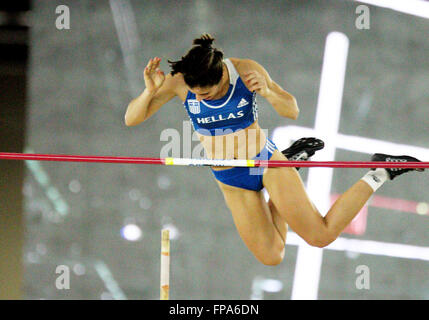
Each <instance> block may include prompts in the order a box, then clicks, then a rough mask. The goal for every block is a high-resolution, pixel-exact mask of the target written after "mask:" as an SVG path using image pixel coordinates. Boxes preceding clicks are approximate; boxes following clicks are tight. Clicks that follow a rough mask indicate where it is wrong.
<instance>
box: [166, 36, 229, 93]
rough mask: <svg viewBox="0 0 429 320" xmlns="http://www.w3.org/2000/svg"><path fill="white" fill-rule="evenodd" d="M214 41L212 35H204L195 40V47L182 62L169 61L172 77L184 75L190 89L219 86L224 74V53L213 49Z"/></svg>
mask: <svg viewBox="0 0 429 320" xmlns="http://www.w3.org/2000/svg"><path fill="white" fill-rule="evenodd" d="M214 40H215V39H214V38H213V37H212V36H211V35H210V34H207V33H205V34H202V35H201V37H199V38H197V39H194V40H193V42H192V44H193V47H192V48H191V49H190V50H189V51H188V53H186V55H185V56H183V57H182V58H181V60H178V61H170V60H168V62H169V63H170V66H171V69H172V70H171V72H170V73H171V75H175V74H176V73H182V74H183V78H184V80H185V83H186V84H187V85H188V86H189V87H190V88H194V87H201V88H203V87H208V86H213V85H216V84H218V83H219V82H220V80H221V78H222V74H223V52H222V51H221V50H218V49H216V48H213V46H212V45H213V42H214Z"/></svg>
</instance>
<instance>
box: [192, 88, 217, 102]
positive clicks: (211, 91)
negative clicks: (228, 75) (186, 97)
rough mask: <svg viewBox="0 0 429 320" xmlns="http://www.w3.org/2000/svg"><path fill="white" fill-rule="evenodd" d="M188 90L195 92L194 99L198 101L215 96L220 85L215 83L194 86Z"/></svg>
mask: <svg viewBox="0 0 429 320" xmlns="http://www.w3.org/2000/svg"><path fill="white" fill-rule="evenodd" d="M189 90H191V92H192V93H194V94H195V99H197V100H198V101H201V100H203V99H204V100H210V99H213V97H215V96H216V95H217V94H218V93H219V91H220V86H219V84H217V85H214V86H211V87H204V88H200V87H195V88H191V89H189Z"/></svg>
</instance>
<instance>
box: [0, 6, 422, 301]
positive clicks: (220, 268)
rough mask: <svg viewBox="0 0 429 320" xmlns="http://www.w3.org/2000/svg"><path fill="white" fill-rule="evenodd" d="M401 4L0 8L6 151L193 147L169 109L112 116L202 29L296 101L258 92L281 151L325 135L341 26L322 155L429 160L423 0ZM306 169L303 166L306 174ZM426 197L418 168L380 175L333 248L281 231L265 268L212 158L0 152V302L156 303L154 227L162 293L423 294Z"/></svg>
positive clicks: (346, 176)
mask: <svg viewBox="0 0 429 320" xmlns="http://www.w3.org/2000/svg"><path fill="white" fill-rule="evenodd" d="M399 2H402V4H404V3H406V5H405V6H397V7H395V10H392V9H391V8H386V7H385V6H386V5H387V4H392V3H398V1H387V0H386V1H381V0H380V1H375V0H374V1H367V3H363V2H356V1H340V0H323V1H322V0H319V1H317V0H312V1H310V0H306V1H303V0H291V1H263V2H261V1H223V0H220V1H208V0H205V1H204V0H195V1H180V2H179V1H163V0H160V1H155V2H154V1H141V0H138V1H137V0H110V1H108V0H100V1H89V0H80V1H66V0H64V1H59V0H58V1H57V0H54V1H14V2H13V5H11V4H10V5H6V4H2V5H0V46H1V50H0V58H1V61H0V91H1V95H0V133H1V139H0V151H1V152H26V153H52V154H77V155H106V156H107V155H111V156H136V157H159V156H160V152H161V149H162V148H163V147H164V146H165V145H166V144H167V141H162V139H161V133H162V132H163V131H164V130H165V129H168V128H170V130H172V129H174V130H177V132H179V133H180V136H181V137H182V138H183V139H189V137H187V136H186V134H185V132H186V130H187V129H186V128H188V127H189V122H187V120H188V117H187V115H186V113H185V110H183V107H182V105H181V102H180V101H179V99H177V98H175V99H174V100H172V101H171V102H169V103H168V104H167V105H165V106H164V107H163V108H162V109H161V110H160V111H159V112H158V113H157V114H156V115H154V116H153V117H152V118H151V119H150V120H148V121H147V122H145V123H144V124H141V125H139V126H136V127H126V126H125V124H124V114H125V110H126V107H127V104H128V103H129V101H130V100H131V99H132V98H134V97H136V96H137V95H138V94H139V93H140V92H141V91H142V90H143V89H144V81H143V75H142V71H143V68H144V66H145V65H146V63H147V61H148V60H149V59H150V58H152V57H155V56H158V57H161V58H162V59H163V61H162V63H161V68H162V69H163V70H164V71H165V72H166V73H167V72H169V67H168V64H167V62H166V60H167V59H171V60H175V59H179V58H180V57H181V56H182V55H184V54H185V53H186V51H187V50H188V49H189V48H190V46H191V43H192V40H193V39H194V38H197V37H199V35H200V34H201V33H205V32H208V33H211V34H212V35H213V36H214V37H215V38H216V42H215V46H217V47H218V48H220V49H222V50H223V51H224V53H225V56H226V57H240V58H250V59H254V60H256V61H258V62H259V63H260V64H262V65H263V66H264V67H265V68H266V69H267V71H268V72H269V73H270V75H271V77H272V78H273V79H274V80H275V81H277V82H278V83H279V84H280V85H281V86H282V87H283V88H285V89H286V90H287V91H288V92H290V93H292V94H293V95H294V96H295V97H296V98H297V101H298V105H299V107H300V110H301V112H300V117H299V119H298V120H296V121H292V120H289V119H285V118H281V117H280V116H278V115H277V113H276V112H275V111H274V109H273V108H272V107H271V106H270V105H269V104H268V103H267V101H265V100H264V99H263V98H259V100H258V103H259V122H260V125H261V127H262V128H265V129H267V130H268V132H269V135H270V136H271V137H273V138H274V141H275V142H276V143H277V144H278V145H279V146H284V147H286V146H288V145H289V144H290V143H291V141H292V140H294V139H296V138H298V137H299V136H300V135H305V134H314V135H316V134H320V135H321V136H324V132H322V131H314V128H315V124H316V120H317V119H316V118H317V117H318V115H317V111H318V110H319V109H318V108H319V106H320V103H319V102H318V97H319V94H320V87H321V74H322V65H323V61H324V52H325V44H326V40H327V36H328V35H329V34H330V33H331V32H334V31H335V32H339V33H340V34H341V35H342V37H343V39H347V41H348V51H347V52H345V53H344V54H345V55H346V57H347V67H346V70H345V78H344V90H343V92H341V94H342V104H341V110H336V109H335V110H334V109H332V110H330V109H329V106H328V109H323V110H324V112H323V116H324V121H325V123H326V122H328V123H329V121H331V117H332V119H335V118H336V117H337V116H338V115H340V117H339V122H338V130H337V133H338V134H337V135H336V136H333V138H332V139H330V140H327V141H325V142H326V144H327V145H330V146H334V147H333V148H334V151H335V158H334V159H328V158H327V154H326V153H324V152H325V151H322V152H320V154H319V156H318V157H319V159H322V160H323V159H324V160H337V161H369V159H370V155H369V154H370V153H372V152H374V150H377V151H379V152H386V153H393V154H395V153H397V152H401V153H402V151H403V150H409V153H411V154H413V155H416V156H417V155H418V156H420V157H424V156H425V155H426V157H425V158H422V159H421V160H423V161H429V142H428V138H427V137H428V128H429V110H428V106H429V90H428V84H429V72H428V70H429V59H428V56H429V37H428V34H429V20H428V18H429V8H428V6H429V4H428V3H427V2H425V1H420V0H416V1H399ZM11 3H12V2H11ZM359 5H365V6H366V9H368V10H366V9H365V8H363V9H362V8H361V9H358V10H357V8H358V6H359ZM366 13H368V14H369V16H368V17H369V20H368V19H367V20H365V21H363V20H362V19H363V16H362V14H366ZM68 18H69V19H68ZM368 23H369V24H368ZM334 51H335V50H334ZM337 51H338V50H337ZM336 88H337V89H338V86H337V87H336ZM320 110H322V109H320ZM320 110H319V111H320ZM319 120H320V119H319ZM332 121H333V122H335V121H334V120H332ZM333 125H335V123H334V124H333ZM276 130H277V131H276ZM275 132H277V133H278V134H274V133H275ZM350 141H354V143H350ZM182 143H183V141H182ZM197 147H198V143H197V142H196V141H193V142H192V148H193V149H195V148H197ZM182 156H184V154H183V153H182ZM311 170H320V171H319V172H323V170H330V169H311ZM309 172H310V171H309V170H308V169H301V171H300V174H301V175H302V178H303V180H304V182H306V181H307V179H309V176H310V173H309ZM365 172H366V171H365V169H335V170H334V171H333V177H332V185H330V186H329V188H328V189H326V188H325V189H324V192H328V194H329V197H330V200H333V199H335V196H336V195H337V194H340V193H342V192H344V191H345V190H346V189H347V188H348V187H350V186H351V185H352V184H353V183H354V182H355V181H357V180H358V179H359V178H361V177H362V175H363V174H364V173H365ZM313 178H314V176H313ZM316 179H317V174H316ZM428 190H429V180H428V176H427V173H426V174H417V173H410V174H407V175H406V176H401V177H399V178H397V179H395V181H394V182H392V183H390V182H389V183H386V184H385V186H383V187H382V188H381V189H379V191H378V192H377V194H376V195H375V196H374V197H373V198H372V199H371V200H370V201H369V202H368V205H367V206H366V207H365V208H364V209H363V210H362V212H361V213H360V215H359V216H358V218H357V219H355V221H354V222H353V223H352V225H350V226H349V227H348V228H347V230H346V231H345V232H344V233H343V234H342V235H341V237H340V238H339V239H338V240H337V241H336V242H334V243H333V244H332V245H331V246H329V247H327V248H324V249H309V248H308V247H306V246H305V245H304V244H303V243H302V241H301V240H300V239H299V237H298V236H297V235H296V234H294V233H293V230H291V231H290V232H289V234H288V240H287V246H286V256H285V259H284V261H283V262H282V263H281V264H280V265H278V266H275V267H270V266H264V265H262V264H260V263H259V262H258V261H257V260H256V259H255V258H254V257H253V256H252V254H251V253H250V252H249V251H248V249H247V248H246V247H245V245H244V243H243V242H242V241H241V239H240V237H239V235H238V233H237V231H236V229H235V226H234V224H233V221H232V217H231V215H230V213H229V211H228V209H227V207H226V205H225V204H224V201H223V196H222V194H221V192H220V190H219V189H218V187H217V184H216V183H215V181H214V179H213V177H212V174H211V172H210V170H209V169H208V168H199V167H164V166H150V165H126V164H89V163H65V162H37V161H28V162H22V161H5V160H1V161H0V299H95V300H97V299H159V283H160V273H159V268H160V245H161V242H160V240H161V229H162V228H169V229H170V232H171V272H170V274H171V280H170V287H171V289H170V298H171V299H271V300H284V299H301V298H302V299H322V300H323V299H429V233H428V230H429V205H428V204H427V203H428V202H429V195H428ZM315 204H316V206H319V203H318V202H317V201H316V200H315ZM309 250H310V251H309ZM311 250H313V251H311ZM305 252H307V254H305ZM308 252H310V253H311V252H312V253H311V254H310V255H309V254H308ZM309 266H310V268H309ZM64 270H66V271H67V272H68V274H69V276H70V277H69V282H68V283H67V282H65V281H64V275H65V273H64V272H65V271H64ZM362 270H364V271H365V272H363V271H362ZM363 276H368V277H369V278H368V277H367V278H364V279H363V278H362V277H363ZM303 279H304V280H303ZM305 279H311V281H305ZM363 280H365V281H363ZM362 281H363V282H362ZM59 283H60V284H62V285H60V286H59V285H58V284H59ZM362 283H364V286H363V287H362V285H361V284H362Z"/></svg>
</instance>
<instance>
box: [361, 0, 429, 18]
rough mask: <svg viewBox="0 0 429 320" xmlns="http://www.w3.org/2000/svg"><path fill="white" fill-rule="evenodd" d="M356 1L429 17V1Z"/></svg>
mask: <svg viewBox="0 0 429 320" xmlns="http://www.w3.org/2000/svg"><path fill="white" fill-rule="evenodd" d="M355 2H360V3H366V4H369V5H373V6H377V7H382V8H387V9H392V10H395V11H398V12H402V13H407V14H410V15H413V16H417V17H421V18H426V19H429V3H428V2H426V1H422V0H361V1H355Z"/></svg>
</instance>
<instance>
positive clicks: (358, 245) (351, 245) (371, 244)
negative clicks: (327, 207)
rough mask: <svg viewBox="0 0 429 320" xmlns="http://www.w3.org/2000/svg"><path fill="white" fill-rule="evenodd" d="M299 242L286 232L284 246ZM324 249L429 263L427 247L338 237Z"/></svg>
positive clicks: (292, 233) (293, 235)
mask: <svg viewBox="0 0 429 320" xmlns="http://www.w3.org/2000/svg"><path fill="white" fill-rule="evenodd" d="M300 241H302V239H301V238H300V237H299V236H298V235H297V234H296V233H294V232H288V234H287V240H286V245H293V246H297V245H300ZM324 249H327V250H336V251H350V252H357V253H361V254H371V255H378V256H386V257H394V258H403V259H414V260H423V261H429V247H422V246H414V245H408V244H401V243H392V242H381V241H372V240H360V239H348V238H342V237H339V238H337V239H336V240H335V241H334V242H332V243H331V244H330V245H329V246H326V247H325V248H324ZM319 250H322V249H319Z"/></svg>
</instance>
